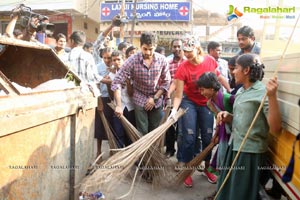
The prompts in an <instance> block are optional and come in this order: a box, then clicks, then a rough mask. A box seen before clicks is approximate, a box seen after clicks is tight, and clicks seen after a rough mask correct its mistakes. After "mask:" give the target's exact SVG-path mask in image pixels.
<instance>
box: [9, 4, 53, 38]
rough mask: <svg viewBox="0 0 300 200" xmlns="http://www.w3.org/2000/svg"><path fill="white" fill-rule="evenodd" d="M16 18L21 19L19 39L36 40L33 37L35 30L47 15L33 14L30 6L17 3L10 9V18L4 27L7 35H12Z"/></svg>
mask: <svg viewBox="0 0 300 200" xmlns="http://www.w3.org/2000/svg"><path fill="white" fill-rule="evenodd" d="M18 19H20V20H21V26H22V28H23V30H22V33H23V36H22V37H20V39H21V40H25V41H32V42H37V40H36V39H35V34H36V30H37V29H38V27H39V26H40V25H41V24H42V23H43V22H45V21H48V17H46V16H43V15H39V14H35V13H32V12H31V8H29V7H26V6H25V5H24V4H21V5H19V6H18V7H16V8H15V9H13V10H12V14H11V20H10V22H9V24H8V25H7V27H6V30H5V34H6V35H7V36H8V37H11V38H13V37H14V34H13V32H14V29H15V26H16V23H17V21H18Z"/></svg>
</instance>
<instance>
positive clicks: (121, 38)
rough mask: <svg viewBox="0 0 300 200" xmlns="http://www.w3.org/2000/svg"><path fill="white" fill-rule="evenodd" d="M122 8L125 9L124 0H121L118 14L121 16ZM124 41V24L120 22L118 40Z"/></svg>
mask: <svg viewBox="0 0 300 200" xmlns="http://www.w3.org/2000/svg"><path fill="white" fill-rule="evenodd" d="M124 10H125V0H122V5H121V10H120V15H121V17H123V16H124ZM123 41H124V24H123V23H122V24H121V26H120V42H123Z"/></svg>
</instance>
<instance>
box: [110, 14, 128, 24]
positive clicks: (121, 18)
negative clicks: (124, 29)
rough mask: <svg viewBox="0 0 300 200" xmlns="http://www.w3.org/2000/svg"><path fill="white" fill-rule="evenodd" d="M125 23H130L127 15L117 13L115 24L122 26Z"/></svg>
mask: <svg viewBox="0 0 300 200" xmlns="http://www.w3.org/2000/svg"><path fill="white" fill-rule="evenodd" d="M125 23H128V17H127V16H121V15H116V16H115V17H114V19H113V25H114V26H121V25H124V24H125Z"/></svg>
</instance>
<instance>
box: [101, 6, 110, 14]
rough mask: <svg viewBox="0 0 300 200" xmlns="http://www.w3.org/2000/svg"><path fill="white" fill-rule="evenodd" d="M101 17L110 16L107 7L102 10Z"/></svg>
mask: <svg viewBox="0 0 300 200" xmlns="http://www.w3.org/2000/svg"><path fill="white" fill-rule="evenodd" d="M102 15H103V16H108V15H110V9H109V8H108V7H104V8H102Z"/></svg>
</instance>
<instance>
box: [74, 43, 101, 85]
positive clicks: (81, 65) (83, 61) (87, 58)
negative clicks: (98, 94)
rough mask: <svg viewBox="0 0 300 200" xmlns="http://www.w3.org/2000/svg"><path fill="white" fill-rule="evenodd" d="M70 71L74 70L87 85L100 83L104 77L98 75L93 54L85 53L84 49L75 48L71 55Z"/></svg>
mask: <svg viewBox="0 0 300 200" xmlns="http://www.w3.org/2000/svg"><path fill="white" fill-rule="evenodd" d="M69 65H70V69H71V70H73V71H74V72H75V73H76V74H78V76H79V77H80V78H81V81H83V82H86V83H95V82H97V83H99V82H100V81H101V80H102V78H103V77H102V76H100V75H98V70H97V67H96V65H95V61H94V58H93V56H92V54H90V53H88V52H86V51H84V50H83V49H82V47H75V48H73V49H72V50H71V52H70V54H69Z"/></svg>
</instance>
